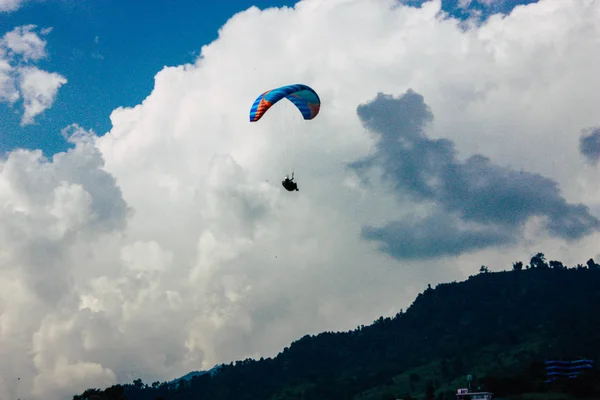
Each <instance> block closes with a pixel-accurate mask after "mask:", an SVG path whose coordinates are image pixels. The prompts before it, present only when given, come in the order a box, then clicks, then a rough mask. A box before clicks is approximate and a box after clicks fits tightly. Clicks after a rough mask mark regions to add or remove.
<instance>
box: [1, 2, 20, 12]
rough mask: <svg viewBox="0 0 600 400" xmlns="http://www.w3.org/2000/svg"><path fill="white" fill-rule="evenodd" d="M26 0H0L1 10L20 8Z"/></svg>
mask: <svg viewBox="0 0 600 400" xmlns="http://www.w3.org/2000/svg"><path fill="white" fill-rule="evenodd" d="M23 3H25V0H0V12H11V11H16V10H18V9H19V8H20V7H21V6H22V5H23Z"/></svg>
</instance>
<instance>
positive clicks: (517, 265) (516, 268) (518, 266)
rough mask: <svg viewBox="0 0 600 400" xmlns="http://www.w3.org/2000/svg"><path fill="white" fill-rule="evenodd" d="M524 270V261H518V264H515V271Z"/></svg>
mask: <svg viewBox="0 0 600 400" xmlns="http://www.w3.org/2000/svg"><path fill="white" fill-rule="evenodd" d="M522 269H523V262H522V261H517V262H516V263H513V271H521V270H522Z"/></svg>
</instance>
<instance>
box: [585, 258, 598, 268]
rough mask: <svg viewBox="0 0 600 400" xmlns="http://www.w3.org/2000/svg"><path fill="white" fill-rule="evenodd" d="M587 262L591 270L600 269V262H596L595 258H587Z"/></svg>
mask: <svg viewBox="0 0 600 400" xmlns="http://www.w3.org/2000/svg"><path fill="white" fill-rule="evenodd" d="M586 264H587V266H588V268H589V269H590V270H600V264H596V263H595V262H594V259H593V258H590V259H589V260H587V263H586Z"/></svg>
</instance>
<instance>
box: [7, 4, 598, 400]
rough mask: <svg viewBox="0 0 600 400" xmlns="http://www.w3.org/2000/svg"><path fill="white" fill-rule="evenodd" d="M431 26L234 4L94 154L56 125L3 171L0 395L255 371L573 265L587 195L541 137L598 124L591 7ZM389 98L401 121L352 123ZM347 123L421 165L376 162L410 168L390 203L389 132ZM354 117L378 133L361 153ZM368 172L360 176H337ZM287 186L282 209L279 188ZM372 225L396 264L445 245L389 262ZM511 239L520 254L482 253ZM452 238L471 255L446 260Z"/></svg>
mask: <svg viewBox="0 0 600 400" xmlns="http://www.w3.org/2000/svg"><path fill="white" fill-rule="evenodd" d="M439 11H440V2H439V1H433V2H428V3H426V4H424V5H423V7H421V8H411V7H404V6H398V3H397V2H396V1H392V0H376V1H375V0H369V1H349V0H311V1H304V2H300V3H298V4H297V5H296V7H294V8H283V9H269V10H264V11H261V10H258V9H257V8H251V9H249V10H247V11H245V12H243V13H240V14H237V15H235V16H234V17H233V18H232V19H231V20H230V21H229V22H228V23H227V24H226V25H225V26H224V27H223V28H222V29H221V30H220V32H219V38H218V39H217V40H216V41H215V42H213V43H211V44H210V45H207V46H205V47H203V48H202V51H201V55H200V57H199V58H198V60H197V61H196V62H195V63H194V64H191V65H182V66H176V67H170V68H165V69H163V70H162V71H160V72H159V73H158V74H157V75H156V77H155V87H154V90H153V91H152V93H151V94H149V96H148V97H147V98H146V99H145V100H144V102H143V103H142V104H139V105H137V106H135V107H133V108H119V109H117V110H115V111H114V112H113V113H112V115H111V120H112V124H113V127H112V129H111V131H110V132H109V133H107V134H106V135H104V136H102V137H97V136H96V135H95V134H93V132H88V131H85V130H84V129H82V128H80V127H78V126H76V125H74V126H70V127H68V128H67V129H65V131H64V132H63V134H64V135H65V136H66V137H67V138H69V140H71V142H72V144H73V146H74V147H73V149H71V150H69V151H68V152H66V153H61V154H57V155H55V156H54V157H53V158H52V159H49V160H46V159H44V158H43V157H42V155H41V153H40V152H35V151H33V152H32V151H23V150H20V151H15V152H13V153H10V154H9V155H7V158H6V159H5V160H2V161H1V164H0V205H1V207H0V210H1V211H0V212H1V214H0V218H1V221H0V313H1V317H0V356H2V360H3V362H2V363H0V369H1V370H0V376H2V377H3V379H4V380H3V381H2V382H0V397H1V398H4V397H6V398H14V397H15V396H14V395H15V394H18V395H19V396H20V397H21V398H32V399H41V398H47V397H52V398H61V397H64V398H68V397H70V396H72V395H73V394H75V393H77V392H81V391H83V390H84V389H85V388H87V387H90V386H92V387H101V386H104V385H109V384H112V383H116V382H131V381H132V380H133V379H136V378H138V377H139V378H142V379H143V380H144V382H152V381H155V380H169V379H172V378H175V377H177V376H181V375H183V374H185V373H186V372H188V371H190V370H197V369H206V368H210V367H212V366H213V365H214V364H215V363H219V362H229V361H230V360H235V359H240V358H242V359H243V358H245V357H260V356H269V355H274V354H275V353H276V352H277V351H279V350H280V349H281V348H282V347H284V346H286V345H288V344H289V342H290V341H292V340H294V339H295V338H298V337H301V336H303V335H304V334H306V333H317V332H320V331H323V330H339V329H351V328H354V327H356V326H357V325H360V324H365V323H369V321H372V320H373V319H375V318H377V317H378V316H379V315H382V314H383V315H390V314H394V313H395V312H397V311H398V309H399V308H401V307H406V306H407V305H408V303H409V302H410V301H412V300H413V298H414V296H415V294H416V293H417V292H418V291H420V290H422V289H423V287H425V286H426V284H427V283H432V284H435V283H436V282H440V281H448V280H455V279H461V278H463V277H465V275H468V274H472V273H474V272H476V271H477V269H478V268H479V266H481V265H482V264H485V265H488V266H489V267H490V268H491V269H494V268H507V267H510V262H511V261H514V260H515V259H526V257H530V256H531V254H532V253H534V252H537V251H539V250H540V249H542V250H544V249H546V248H547V249H550V250H548V251H545V253H546V255H547V257H551V258H553V259H560V260H562V261H564V262H565V263H567V264H568V265H573V264H575V263H579V262H582V259H581V255H582V254H595V253H596V252H597V250H596V247H597V243H598V240H599V239H600V237H599V235H598V234H597V233H595V232H593V231H591V230H590V231H589V232H588V231H587V230H586V229H585V226H586V224H587V223H589V222H590V221H592V222H593V221H594V219H593V216H591V215H590V213H589V212H587V211H586V210H584V209H583V208H578V207H577V206H575V205H577V204H586V205H590V207H592V206H598V205H599V204H600V198H599V197H600V188H598V187H597V186H594V185H597V184H596V180H597V177H592V176H591V175H586V174H589V172H590V171H589V169H585V168H583V167H584V164H583V162H582V160H581V157H580V155H579V153H578V149H577V146H576V145H574V143H575V141H576V139H575V140H574V139H573V137H569V136H568V135H565V134H564V132H575V131H577V130H578V129H580V127H581V126H594V125H595V124H597V121H595V119H596V118H597V109H596V105H597V104H599V102H600V97H599V96H600V90H592V89H598V88H597V85H598V83H597V79H596V77H597V71H598V69H599V68H600V62H599V61H600V54H597V52H596V51H594V50H595V49H596V48H597V47H598V40H599V39H598V38H599V37H600V35H599V34H598V33H599V31H598V30H599V29H600V27H599V26H598V24H597V23H596V21H597V20H598V18H599V17H600V5H599V4H598V3H597V2H585V1H581V0H547V1H543V2H540V3H538V4H535V5H531V6H527V7H523V8H521V9H519V10H518V12H514V13H513V14H511V15H510V16H507V17H506V18H490V19H488V20H487V21H486V22H485V23H484V24H482V25H481V26H478V27H475V28H472V29H466V30H465V29H464V28H463V27H462V26H461V24H460V23H458V22H457V21H454V20H451V19H444V18H443V17H441V16H440V13H439ZM541 16H543V18H541ZM274 32H276V34H274ZM523 32H527V35H526V36H525V37H526V38H527V40H524V39H523V37H524V36H523V34H522V33H523ZM258 39H260V40H258ZM299 54H300V55H302V54H304V55H306V57H299V56H298V55H299ZM240 60H243V62H240ZM295 82H302V83H306V84H309V85H310V86H312V87H314V88H315V89H316V90H317V91H318V92H319V94H320V96H321V99H322V101H323V107H322V111H321V113H320V114H319V116H318V117H317V118H315V119H314V120H312V121H308V122H304V121H302V120H301V118H299V113H298V111H297V110H296V109H294V107H293V105H291V103H289V102H282V103H279V104H277V105H276V106H275V107H274V108H273V109H271V110H270V112H269V113H268V114H267V115H266V116H265V117H264V118H263V119H262V120H261V121H259V123H254V124H252V123H249V122H248V112H249V108H250V105H251V103H252V102H253V101H254V99H255V98H256V96H257V95H258V94H259V93H261V92H263V91H264V90H266V89H269V88H273V87H277V86H279V85H283V84H288V83H295ZM595 85H596V86H595ZM410 88H412V89H413V91H414V93H411V94H409V95H407V90H408V89H410ZM379 92H382V93H389V96H380V97H377V93H379ZM403 94H404V97H401V96H402V95H403ZM399 96H400V97H399ZM415 96H417V97H418V98H420V99H421V100H420V101H416V99H417V97H415ZM419 96H422V98H421V97H419ZM373 99H375V101H374V100H373ZM378 99H379V100H378ZM408 100H411V101H408ZM402 101H403V103H402V104H404V105H405V107H408V108H410V110H411V112H410V113H409V114H406V113H404V114H402V112H403V111H402V110H400V111H397V110H396V113H395V114H392V113H387V114H386V113H385V109H384V108H385V107H383V106H381V107H383V108H381V107H379V106H378V107H379V108H378V107H375V106H376V105H378V104H379V105H381V104H383V105H385V106H386V107H387V106H391V105H397V104H398V102H402ZM425 102H426V104H427V105H428V106H429V111H427V108H426V107H424V104H425ZM359 105H363V108H359V110H362V111H361V112H358V113H357V107H358V106H359ZM392 108H393V107H392ZM366 111H370V112H371V113H375V112H376V111H377V112H380V113H383V116H385V115H387V116H388V117H389V118H392V117H393V118H395V121H394V123H395V124H396V129H395V130H394V132H396V133H398V132H399V131H400V132H404V133H403V139H404V141H405V142H409V144H410V141H412V142H413V143H418V144H419V145H421V146H423V147H422V148H421V149H418V148H417V149H414V148H413V150H412V152H410V151H408V150H407V149H404V148H402V147H400V146H398V145H394V149H395V150H396V151H399V152H401V153H400V154H401V155H402V154H403V155H405V156H406V157H411V156H413V157H416V156H417V155H418V154H421V155H422V156H423V157H430V158H426V161H428V163H427V164H425V165H423V166H419V165H414V163H415V162H416V159H414V158H413V159H412V161H411V160H410V159H409V160H407V161H409V162H413V165H414V167H415V168H414V169H413V170H412V172H413V173H414V174H416V175H412V181H411V182H412V183H410V184H409V183H408V179H409V178H410V177H411V175H410V173H411V170H410V169H406V170H405V171H406V172H405V174H406V175H405V176H399V175H398V174H397V172H398V171H395V170H394V168H397V167H399V165H397V164H394V163H392V162H390V163H388V164H389V165H386V163H385V162H383V161H385V157H382V156H381V155H382V154H385V153H381V151H382V150H381V142H380V140H381V137H382V134H381V132H384V133H385V132H388V131H386V129H388V130H389V131H390V132H391V131H392V129H391V128H388V127H386V126H383V125H384V124H385V121H387V122H389V119H388V120H385V119H384V118H381V117H375V118H366V117H368V116H367V115H365V114H364V112H366ZM429 113H431V114H429ZM402 115H405V116H406V115H409V119H408V120H407V119H406V118H405V119H402V118H401V117H400V116H402ZM431 115H434V116H435V118H434V119H431V118H430V116H431ZM428 116H429V117H428ZM427 120H429V122H428V123H427V124H425V125H423V122H424V121H427ZM365 121H371V122H372V123H374V124H375V125H377V124H379V126H378V130H375V129H371V130H372V131H373V132H375V133H376V135H375V136H373V135H371V134H369V132H368V131H367V130H366V129H365V127H364V126H363V125H362V124H363V122H365ZM402 124H405V125H406V126H405V127H404V128H402ZM398 126H400V128H402V129H399V128H398ZM423 126H425V127H423ZM377 135H379V136H380V137H379V138H378V137H377ZM389 135H391V133H389ZM396 137H398V136H396ZM390 147H391V145H390ZM419 152H421V153H419ZM482 155H483V156H482ZM369 156H371V157H373V156H377V157H375V158H374V160H375V161H373V166H372V168H366V169H363V171H364V174H362V175H360V176H359V175H357V173H356V171H355V170H353V169H349V168H347V165H348V164H349V163H353V162H356V161H357V160H365V159H367V157H369ZM579 161H581V163H580V164H578V162H579ZM290 166H293V167H295V169H296V177H297V179H298V182H299V185H300V188H301V189H300V192H294V193H288V192H286V191H284V190H282V188H281V186H280V183H279V182H280V180H281V178H282V176H283V175H284V174H285V173H287V172H288V171H289V169H290ZM388 166H390V167H392V168H391V169H390V168H387V167H388ZM447 167H448V168H450V169H451V170H450V171H444V168H447ZM452 169H454V170H452ZM516 171H527V172H523V173H521V172H516ZM420 173H423V174H429V175H431V176H427V179H425V178H424V177H423V176H421V175H419V174H420ZM386 174H387V175H386ZM386 176H387V178H386ZM502 176H505V178H502ZM359 177H360V178H362V180H363V181H364V180H366V178H369V182H370V185H368V186H366V185H365V184H363V183H362V182H361V180H360V179H359ZM506 177H508V178H506ZM429 178H437V180H438V181H440V183H439V184H441V185H442V186H441V188H442V189H443V188H444V186H443V184H444V183H447V182H449V179H454V180H455V181H457V183H460V184H461V185H462V186H461V187H462V189H463V190H467V191H468V193H470V194H471V196H472V197H473V198H469V199H467V200H468V201H470V202H471V203H470V204H472V206H471V207H465V206H463V205H461V202H460V201H459V199H457V198H453V197H452V195H455V194H456V193H458V192H457V191H456V190H457V189H455V188H453V187H448V185H446V186H445V189H444V190H442V189H440V188H439V187H438V186H435V185H434V183H433V181H434V180H433V179H429ZM515 179H516V182H515ZM507 182H508V183H507ZM511 182H513V183H511ZM479 183H481V184H482V185H483V186H479ZM530 185H532V187H531V188H529V186H530ZM496 186H497V187H496ZM535 188H541V189H539V190H543V192H542V193H541V194H538V193H536V192H535V190H533V189H535ZM558 188H560V189H561V190H560V192H559V191H558ZM484 189H487V191H488V192H489V196H492V194H494V193H508V194H515V193H517V194H519V193H522V192H523V191H524V192H525V193H528V194H527V196H533V197H534V198H535V199H537V200H538V201H539V202H541V203H542V204H537V203H535V202H532V201H531V200H529V198H528V197H527V196H526V198H525V199H523V200H522V201H520V202H518V203H517V205H516V206H515V208H517V210H516V212H514V213H510V212H508V211H507V209H506V208H505V207H504V208H502V207H501V208H500V209H499V210H492V211H493V212H491V214H489V215H484V214H483V213H482V211H483V210H489V208H490V207H488V206H487V205H485V204H482V202H483V200H482V198H483V191H484ZM478 190H479V191H481V192H478ZM403 193H404V194H405V195H404V197H402V198H401V197H399V196H400V194H403ZM542 195H545V197H544V196H542ZM423 199H425V200H427V201H423ZM511 199H512V200H515V199H519V197H515V198H511ZM490 201H491V202H492V203H494V202H495V204H501V205H502V206H503V205H504V203H502V202H501V201H500V198H499V197H493V196H492V197H491V198H490ZM553 207H554V208H553ZM561 207H562V210H563V211H567V212H570V213H572V215H573V216H574V218H573V219H575V220H576V221H575V223H570V222H568V221H566V220H565V217H564V216H560V215H558V214H559V213H558V211H557V209H560V208H561ZM521 208H524V210H521ZM540 210H541V211H540ZM534 211H536V212H538V211H539V212H541V216H539V217H528V216H531V215H534V214H535V213H534ZM535 215H538V214H535ZM410 216H412V218H413V219H412V220H411V219H410V218H409V217H410ZM596 217H597V216H596ZM421 218H429V219H425V223H424V222H423V220H422V219H421ZM394 221H401V223H402V224H403V225H402V226H401V227H400V228H398V227H395V229H396V230H397V231H399V232H400V233H401V234H402V235H404V237H405V239H406V240H407V243H412V244H411V245H412V246H414V249H412V250H411V251H413V252H418V253H423V252H427V251H431V248H433V246H430V247H431V248H429V249H428V248H425V249H419V246H423V242H422V241H419V235H421V234H425V235H431V233H432V231H434V230H444V231H445V232H448V235H447V236H446V238H445V239H444V240H443V241H441V242H440V243H439V246H436V247H439V248H441V250H439V251H440V254H447V255H446V256H445V257H441V256H440V257H438V258H437V259H436V260H433V261H431V260H430V261H424V260H422V259H420V258H416V257H405V256H403V257H404V258H407V259H404V260H401V261H398V260H397V259H395V258H394V257H390V256H389V255H388V254H386V253H382V252H381V251H379V246H378V244H377V243H373V241H371V240H365V238H364V237H363V236H361V233H362V232H363V231H364V228H365V227H369V226H370V227H385V226H386V225H387V224H391V223H393V222H394ZM428 221H429V222H431V224H429V225H428V224H427V222H428ZM524 221H525V222H524ZM433 222H435V225H434V224H433ZM582 224H583V225H582ZM582 226H583V227H584V228H582ZM518 227H521V228H518ZM570 227H574V228H576V229H574V230H572V231H571V232H570V231H569V229H570ZM411 228H412V229H411ZM459 228H460V229H459ZM519 229H521V230H522V232H520V235H521V237H522V241H518V242H515V241H514V240H512V241H510V240H506V241H503V240H500V239H502V238H503V237H505V236H506V235H508V238H514V237H515V236H514V235H515V232H516V231H517V230H519ZM457 230H458V232H463V233H462V234H461V235H462V236H461V235H458V237H452V238H451V239H449V237H451V235H452V234H455V233H456V232H457ZM465 232H466V233H465ZM476 232H479V233H480V234H479V236H476ZM586 234H587V235H586ZM498 237H500V239H499V238H498ZM569 238H579V239H578V242H577V246H574V247H573V248H571V247H568V246H565V243H567V244H568V242H567V241H565V239H569ZM459 240H460V241H464V242H467V243H471V245H470V246H468V247H467V248H463V249H461V251H462V253H461V254H458V253H454V254H457V255H456V256H452V252H449V251H447V249H456V248H457V242H458V241H459ZM411 241H412V242H411ZM482 241H484V242H486V243H487V242H491V243H495V244H496V246H488V245H486V246H483V245H482V244H481V242H482ZM500 245H501V246H500ZM407 251H408V250H407ZM74 371H77V373H74ZM12 376H19V377H21V380H20V381H19V382H20V383H19V384H18V385H19V386H17V384H16V383H15V382H13V381H12V378H10V379H9V378H4V377H12ZM2 385H3V386H2ZM42 393H44V395H43V394H42Z"/></svg>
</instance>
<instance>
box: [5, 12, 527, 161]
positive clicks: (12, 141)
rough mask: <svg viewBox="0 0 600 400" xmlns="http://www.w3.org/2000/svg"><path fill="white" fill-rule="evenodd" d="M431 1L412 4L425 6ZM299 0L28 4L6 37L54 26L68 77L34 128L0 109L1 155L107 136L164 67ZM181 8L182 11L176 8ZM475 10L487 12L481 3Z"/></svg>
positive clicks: (59, 65) (53, 38)
mask: <svg viewBox="0 0 600 400" xmlns="http://www.w3.org/2000/svg"><path fill="white" fill-rule="evenodd" d="M423 1H424V0H409V3H410V4H414V5H418V4H420V3H422V2H423ZM458 1H459V0H444V1H443V7H444V9H445V10H446V11H448V12H450V13H451V14H452V15H454V16H456V17H459V18H466V17H467V16H468V13H467V12H466V11H465V10H462V9H460V8H459V7H458ZM533 1H535V0H504V1H501V2H499V3H496V4H495V5H494V6H493V7H489V8H487V10H488V11H487V12H486V13H484V16H485V15H489V13H490V12H509V11H510V10H511V9H512V8H514V7H515V6H516V5H518V4H525V3H531V2H533ZM295 3H296V1H293V0H287V1H286V0H281V1H279V0H278V1H275V0H228V1H210V2H209V1H194V0H178V1H177V2H176V3H173V2H172V1H168V0H153V1H148V2H144V5H143V6H140V4H141V3H139V2H134V1H117V0H103V1H92V0H82V1H77V2H75V1H58V0H48V1H43V2H37V1H34V2H29V3H25V4H24V5H23V6H22V7H21V8H20V9H18V10H16V11H14V12H10V13H0V26H1V27H2V28H3V29H2V31H0V35H3V34H4V33H5V32H6V31H9V30H12V29H13V28H15V27H17V26H22V25H28V24H34V25H37V27H38V29H43V28H47V27H52V31H51V32H50V34H49V35H48V36H47V37H46V39H47V46H46V49H47V53H48V57H47V58H46V59H43V60H40V62H39V63H38V64H37V65H38V67H39V68H41V69H44V70H47V71H49V72H57V73H59V74H61V75H62V76H64V77H65V78H66V79H67V81H68V82H67V84H65V85H63V86H62V87H61V88H60V89H59V91H58V96H57V98H56V100H55V102H54V104H53V106H52V107H51V108H49V109H47V110H46V111H45V112H43V113H42V114H40V115H38V116H37V117H36V119H35V122H34V123H33V124H31V125H27V126H24V127H22V126H20V118H21V112H20V111H21V109H20V104H19V103H17V104H16V105H15V106H14V107H12V108H9V107H8V106H7V105H6V104H0V121H1V122H0V153H5V152H7V151H10V150H12V149H14V148H17V147H22V148H28V149H41V150H42V151H43V152H44V154H45V155H47V156H51V155H52V154H54V153H56V152H58V151H64V150H65V149H66V148H68V143H67V142H66V141H65V140H64V138H63V137H62V136H61V135H60V131H61V129H62V128H64V127H65V126H67V125H69V124H71V123H77V124H79V125H81V126H83V127H85V128H86V129H93V130H94V131H95V132H96V133H97V134H99V135H103V134H104V133H105V132H107V131H109V130H110V127H111V125H110V119H109V117H110V113H111V111H112V110H114V109H115V108H117V107H119V106H134V105H136V104H139V103H140V102H141V101H142V100H143V99H144V98H145V97H146V96H147V95H148V94H150V92H151V91H152V88H153V85H154V76H155V74H156V73H157V72H158V71H159V70H160V69H162V67H163V66H165V65H179V64H182V63H185V62H192V61H193V60H194V58H195V57H196V56H197V54H198V52H199V50H200V48H201V47H202V46H203V45H205V44H208V43H210V42H211V41H213V40H214V39H216V38H217V34H218V29H219V28H220V27H221V26H222V25H223V24H224V23H225V22H226V21H227V19H229V18H230V17H231V16H232V15H233V14H235V13H236V12H239V11H242V10H245V9H247V8H248V7H250V6H252V5H255V6H257V7H259V8H267V7H274V6H277V7H280V6H293V5H294V4H295ZM173 4H176V6H173ZM469 8H470V9H484V10H486V9H485V8H484V7H482V6H481V5H480V4H479V3H478V2H477V1H474V2H473V3H471V5H470V7H469Z"/></svg>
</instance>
